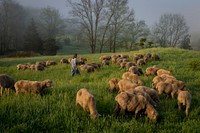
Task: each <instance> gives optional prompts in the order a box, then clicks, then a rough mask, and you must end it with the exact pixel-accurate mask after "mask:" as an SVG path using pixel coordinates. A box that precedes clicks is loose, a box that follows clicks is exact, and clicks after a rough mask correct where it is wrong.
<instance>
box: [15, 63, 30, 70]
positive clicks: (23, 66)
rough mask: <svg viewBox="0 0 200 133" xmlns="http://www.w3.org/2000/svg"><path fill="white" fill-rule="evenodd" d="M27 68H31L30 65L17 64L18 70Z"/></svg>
mask: <svg viewBox="0 0 200 133" xmlns="http://www.w3.org/2000/svg"><path fill="white" fill-rule="evenodd" d="M27 68H29V66H28V65H27V64H18V65H17V70H20V69H22V70H25V69H27Z"/></svg>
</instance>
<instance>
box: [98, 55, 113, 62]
mask: <svg viewBox="0 0 200 133" xmlns="http://www.w3.org/2000/svg"><path fill="white" fill-rule="evenodd" d="M99 59H100V60H101V61H102V60H110V59H111V56H107V55H103V56H101V57H100V58H99Z"/></svg>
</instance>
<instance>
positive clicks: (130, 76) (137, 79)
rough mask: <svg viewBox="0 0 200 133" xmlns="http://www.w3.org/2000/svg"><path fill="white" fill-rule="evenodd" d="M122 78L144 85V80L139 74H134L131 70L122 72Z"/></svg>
mask: <svg viewBox="0 0 200 133" xmlns="http://www.w3.org/2000/svg"><path fill="white" fill-rule="evenodd" d="M122 79H127V80H130V81H132V82H134V83H136V84H138V85H143V82H142V80H141V79H140V77H139V76H138V75H137V74H133V73H131V72H125V73H123V74H122Z"/></svg>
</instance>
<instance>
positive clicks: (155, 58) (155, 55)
mask: <svg viewBox="0 0 200 133" xmlns="http://www.w3.org/2000/svg"><path fill="white" fill-rule="evenodd" d="M151 58H152V59H153V60H155V61H158V60H160V56H159V55H157V54H153V55H152V57H151Z"/></svg>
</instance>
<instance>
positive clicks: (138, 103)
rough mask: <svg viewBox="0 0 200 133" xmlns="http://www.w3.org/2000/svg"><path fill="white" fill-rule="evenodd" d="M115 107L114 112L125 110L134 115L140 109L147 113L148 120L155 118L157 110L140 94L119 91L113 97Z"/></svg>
mask: <svg viewBox="0 0 200 133" xmlns="http://www.w3.org/2000/svg"><path fill="white" fill-rule="evenodd" d="M115 101H116V107H115V110H114V113H116V114H117V113H118V112H119V111H120V114H124V113H125V111H128V112H133V113H135V116H137V114H138V113H139V112H141V111H144V113H145V114H146V115H147V117H148V118H149V119H150V120H157V117H158V112H157V111H156V110H155V109H154V107H153V106H152V105H151V104H150V103H149V102H148V100H147V99H146V98H145V97H144V96H143V95H142V94H128V93H126V92H121V93H119V94H118V95H117V96H116V97H115Z"/></svg>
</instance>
